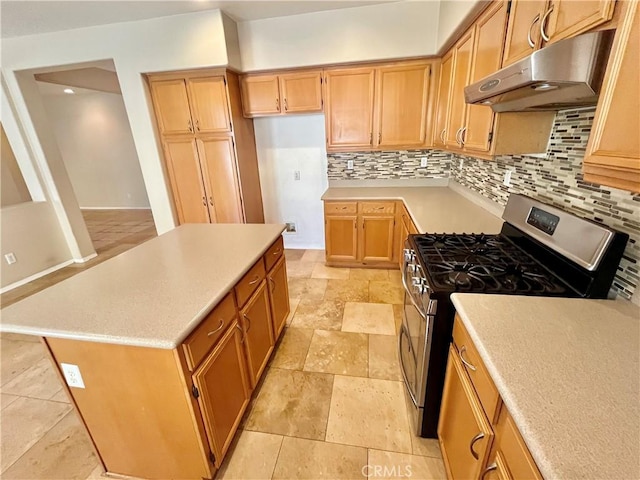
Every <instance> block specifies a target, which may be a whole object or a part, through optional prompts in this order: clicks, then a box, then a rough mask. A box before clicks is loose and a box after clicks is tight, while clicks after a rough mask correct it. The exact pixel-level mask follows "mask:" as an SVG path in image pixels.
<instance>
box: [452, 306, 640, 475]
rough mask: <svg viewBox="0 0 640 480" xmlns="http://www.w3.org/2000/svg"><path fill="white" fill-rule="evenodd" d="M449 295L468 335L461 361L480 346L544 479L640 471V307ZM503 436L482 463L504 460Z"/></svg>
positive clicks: (492, 465)
mask: <svg viewBox="0 0 640 480" xmlns="http://www.w3.org/2000/svg"><path fill="white" fill-rule="evenodd" d="M452 300H453V303H454V305H455V307H456V310H457V312H458V319H459V321H461V322H462V324H463V325H464V329H466V331H467V332H468V335H469V337H470V340H471V341H472V343H473V346H471V345H467V352H465V355H466V358H467V360H468V361H473V360H470V359H471V356H470V351H469V350H471V349H475V350H477V352H478V355H479V359H477V361H478V363H481V364H483V365H484V367H486V370H487V372H488V374H489V376H490V377H491V380H492V381H493V384H495V388H496V389H497V393H498V394H499V397H500V398H501V399H502V402H504V407H505V408H506V410H508V414H509V415H510V417H511V418H512V419H513V423H514V424H515V426H516V427H517V429H518V430H519V432H520V434H521V435H522V438H523V440H524V442H525V443H526V447H527V449H528V451H529V452H530V453H531V456H532V457H533V460H534V461H535V464H536V465H537V468H538V469H539V470H540V473H541V474H542V476H543V477H544V478H594V479H595V478H638V477H639V476H640V448H639V445H640V353H639V352H640V340H639V339H640V308H639V307H637V306H636V305H634V304H632V303H630V302H628V301H626V300H587V299H576V298H548V297H522V296H513V295H482V294H464V293H455V294H453V295H452ZM458 319H456V322H458ZM454 340H455V331H454ZM476 366H478V365H476ZM485 391H486V390H485ZM481 400H482V395H481ZM489 417H492V415H489ZM488 420H489V422H491V420H492V418H489V419H488ZM499 424H500V421H498V425H499ZM491 428H494V429H496V432H497V431H498V429H499V428H500V427H499V426H497V427H496V426H493V427H491ZM499 437H500V435H499V433H496V440H497V442H496V440H494V441H493V443H494V444H495V445H494V446H493V447H491V446H489V450H491V453H490V454H489V459H488V460H487V461H486V465H488V466H486V467H485V466H483V467H482V468H483V469H484V468H486V469H495V468H496V465H497V467H498V469H500V468H501V465H500V463H501V462H500V461H497V462H496V445H497V450H500V448H501V446H500V441H499ZM498 456H499V454H498ZM505 459H506V461H507V463H508V458H507V457H506V455H505V457H503V458H502V461H503V462H504V461H505ZM492 462H493V463H492Z"/></svg>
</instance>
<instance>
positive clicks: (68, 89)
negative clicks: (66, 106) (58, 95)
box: [63, 88, 76, 95]
mask: <svg viewBox="0 0 640 480" xmlns="http://www.w3.org/2000/svg"><path fill="white" fill-rule="evenodd" d="M63 92H64V93H68V94H69V95H73V94H74V93H76V92H74V91H73V89H71V88H65V89H64V90H63Z"/></svg>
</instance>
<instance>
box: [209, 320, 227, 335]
mask: <svg viewBox="0 0 640 480" xmlns="http://www.w3.org/2000/svg"><path fill="white" fill-rule="evenodd" d="M222 327H224V320H223V319H220V325H218V327H217V328H216V329H215V330H211V331H210V332H209V333H207V337H210V336H211V335H215V334H216V333H218V332H219V331H220V330H222Z"/></svg>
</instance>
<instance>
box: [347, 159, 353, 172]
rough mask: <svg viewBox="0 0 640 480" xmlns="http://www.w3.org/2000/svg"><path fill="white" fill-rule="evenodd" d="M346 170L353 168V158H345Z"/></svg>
mask: <svg viewBox="0 0 640 480" xmlns="http://www.w3.org/2000/svg"><path fill="white" fill-rule="evenodd" d="M347 170H353V160H347Z"/></svg>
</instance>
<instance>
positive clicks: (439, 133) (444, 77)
mask: <svg viewBox="0 0 640 480" xmlns="http://www.w3.org/2000/svg"><path fill="white" fill-rule="evenodd" d="M453 57H454V51H453V50H449V52H448V53H447V54H446V55H445V56H444V57H442V64H441V66H440V83H439V86H438V109H437V111H436V127H435V132H434V135H433V141H434V143H435V144H436V145H437V146H440V147H444V146H445V141H446V135H447V116H448V114H449V99H450V96H451V82H452V75H453V60H454V58H453Z"/></svg>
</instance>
